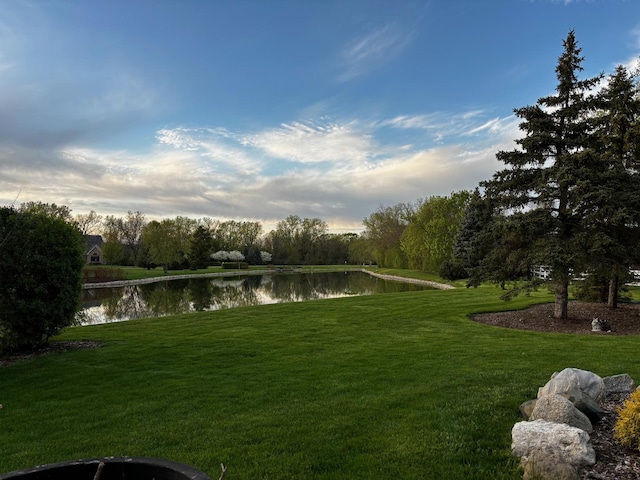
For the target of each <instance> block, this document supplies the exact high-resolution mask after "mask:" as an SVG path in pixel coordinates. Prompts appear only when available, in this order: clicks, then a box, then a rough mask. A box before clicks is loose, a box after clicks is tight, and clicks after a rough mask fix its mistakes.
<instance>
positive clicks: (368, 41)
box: [338, 24, 413, 82]
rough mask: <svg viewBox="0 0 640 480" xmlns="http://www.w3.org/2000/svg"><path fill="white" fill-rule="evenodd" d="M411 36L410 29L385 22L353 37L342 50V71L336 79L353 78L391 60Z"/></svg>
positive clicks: (409, 40)
mask: <svg viewBox="0 0 640 480" xmlns="http://www.w3.org/2000/svg"><path fill="white" fill-rule="evenodd" d="M412 37H413V34H412V32H411V31H410V30H404V29H402V28H401V27H399V26H398V25H393V24H387V25H384V26H382V27H379V28H376V29H374V30H373V31H371V32H369V33H367V34H365V35H362V36H359V37H357V38H354V39H353V40H351V41H350V42H349V43H348V44H347V45H346V46H345V47H344V48H343V50H342V54H341V57H342V58H341V66H342V73H341V74H340V75H339V76H338V81H340V82H346V81H349V80H353V79H354V78H357V77H360V76H363V75H366V74H368V73H370V72H372V71H373V70H376V69H378V68H380V67H381V66H383V65H385V64H387V63H389V62H391V61H392V60H393V59H395V58H396V57H397V56H398V55H400V54H401V53H402V51H403V50H404V49H405V48H406V47H407V45H409V43H410V42H411V40H412Z"/></svg>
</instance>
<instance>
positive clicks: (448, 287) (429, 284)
mask: <svg viewBox="0 0 640 480" xmlns="http://www.w3.org/2000/svg"><path fill="white" fill-rule="evenodd" d="M361 271H362V272H364V273H368V274H369V275H371V276H372V277H377V278H381V279H383V280H391V281H394V282H404V283H415V284H416V285H425V286H427V287H433V288H437V289H439V290H451V289H454V288H456V287H454V286H453V285H448V284H446V283H438V282H432V281H431V280H419V279H417V278H409V277H399V276H397V275H384V274H382V273H375V272H372V271H370V270H365V269H362V270H361Z"/></svg>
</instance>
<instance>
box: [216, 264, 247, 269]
mask: <svg viewBox="0 0 640 480" xmlns="http://www.w3.org/2000/svg"><path fill="white" fill-rule="evenodd" d="M222 268H224V269H225V270H239V269H244V268H249V264H248V263H247V262H224V263H223V264H222Z"/></svg>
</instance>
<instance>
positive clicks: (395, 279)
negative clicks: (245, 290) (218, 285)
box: [82, 268, 455, 290]
mask: <svg viewBox="0 0 640 480" xmlns="http://www.w3.org/2000/svg"><path fill="white" fill-rule="evenodd" d="M345 270H347V271H354V272H363V273H367V274H369V275H371V276H372V277H376V278H380V279H382V280H390V281H393V282H402V283H413V284H417V285H424V286H427V287H432V288H437V289H439V290H451V289H454V288H455V287H454V286H452V285H448V284H446V283H438V282H433V281H430V280H419V279H417V278H408V277H399V276H397V275H385V274H382V273H376V272H372V271H370V270H367V269H366V268H353V269H351V268H348V269H345ZM328 271H331V270H322V272H328ZM335 271H340V272H341V271H343V270H339V269H336V270H335ZM277 273H281V272H278V271H275V270H229V271H228V272H212V273H194V274H185V275H165V276H162V277H153V278H140V279H138V280H115V281H113V282H96V283H85V284H83V285H82V288H83V290H91V289H94V288H111V287H126V286H129V285H143V284H147V283H156V282H164V281H166V280H180V279H183V278H184V279H191V278H215V277H240V276H245V275H273V274H277ZM286 273H315V272H313V271H311V272H303V271H302V270H301V269H292V270H287V272H286Z"/></svg>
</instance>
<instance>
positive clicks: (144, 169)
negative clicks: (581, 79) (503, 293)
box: [0, 0, 640, 232]
mask: <svg viewBox="0 0 640 480" xmlns="http://www.w3.org/2000/svg"><path fill="white" fill-rule="evenodd" d="M570 29H574V30H575V32H576V38H577V40H578V42H579V46H580V47H581V48H582V49H583V50H582V53H583V55H584V56H585V61H584V63H583V67H584V72H583V73H584V75H585V76H591V75H595V74H598V73H599V72H605V73H607V74H608V73H612V72H613V70H614V68H615V66H616V65H618V64H625V65H629V66H630V65H634V64H637V58H638V56H639V55H640V1H638V0H626V1H625V0H591V1H589V0H562V1H560V0H557V1H556V0H424V1H399V0H397V1H374V0H368V1H362V0H336V1H334V0H297V1H293V0H289V1H282V0H238V1H232V0H221V1H215V0H209V1H206V0H153V1H152V0H133V1H131V0H126V1H125V0H68V1H63V0H4V1H1V2H0V204H3V205H6V204H11V203H14V202H16V203H20V202H26V201H31V200H34V201H42V202H48V203H57V204H64V205H67V206H69V207H70V208H71V209H72V211H73V213H74V214H76V213H87V212H88V211H89V210H95V211H97V212H98V213H99V214H102V215H117V216H119V215H124V214H126V212H127V211H128V210H140V211H142V212H144V213H145V214H146V215H147V216H148V217H149V218H160V217H174V216H176V215H185V216H189V217H192V218H199V217H204V216H208V217H213V218H216V219H220V220H225V219H235V220H243V219H246V220H257V221H261V222H262V223H263V224H264V227H265V230H267V231H268V230H270V229H271V228H273V226H274V225H275V223H276V222H277V221H279V220H282V219H284V218H285V217H287V216H288V215H292V214H295V215H299V216H301V217H318V218H321V219H323V220H325V221H326V222H327V223H328V224H329V226H330V229H331V230H332V231H355V232H359V231H361V230H362V219H363V218H365V217H367V216H368V215H369V214H371V213H372V212H374V211H375V210H376V209H377V208H378V207H379V206H380V205H393V204H396V203H400V202H414V201H416V200H417V199H419V198H425V197H429V196H431V195H449V194H451V193H452V192H454V191H458V190H461V189H473V188H474V187H475V186H476V185H477V184H478V182H479V181H481V180H484V179H488V178H490V177H491V176H492V174H493V173H494V172H495V171H496V170H497V169H499V168H500V167H501V165H500V164H499V163H498V162H497V161H496V159H495V153H496V152H497V151H498V150H504V149H512V148H514V146H515V144H514V143H513V140H514V139H515V138H517V137H518V136H519V132H518V128H517V124H518V122H517V120H516V119H515V118H514V117H513V115H512V113H513V109H514V108H518V107H522V106H525V105H531V104H534V103H535V102H536V100H537V99H538V98H539V97H542V96H545V95H548V94H551V93H553V90H554V88H555V85H556V79H555V72H554V68H555V65H556V60H557V58H558V56H559V55H560V54H561V53H562V40H563V39H564V38H565V37H566V35H567V32H568V31H569V30H570Z"/></svg>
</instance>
